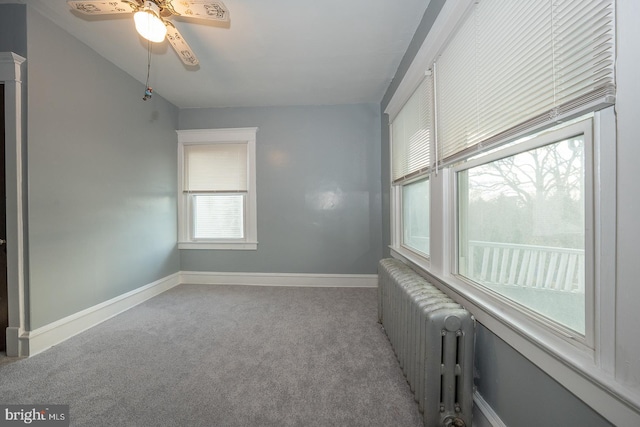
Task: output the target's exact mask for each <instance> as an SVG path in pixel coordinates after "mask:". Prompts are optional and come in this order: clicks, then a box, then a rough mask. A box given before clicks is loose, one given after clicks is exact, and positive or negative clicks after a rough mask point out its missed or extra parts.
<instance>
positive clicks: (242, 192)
mask: <svg viewBox="0 0 640 427" xmlns="http://www.w3.org/2000/svg"><path fill="white" fill-rule="evenodd" d="M256 131H257V129H256V128H240V129H203V130H180V131H178V143H179V144H178V162H179V171H178V188H179V190H180V193H179V197H178V202H179V209H178V221H179V229H178V233H179V243H178V247H179V248H180V249H256V248H257V243H258V242H257V230H256V190H255V188H256V174H255V136H256Z"/></svg>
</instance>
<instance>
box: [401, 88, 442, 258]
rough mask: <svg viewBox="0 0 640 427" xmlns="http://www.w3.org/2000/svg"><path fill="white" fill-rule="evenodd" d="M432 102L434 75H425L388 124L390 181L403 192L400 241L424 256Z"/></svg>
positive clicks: (427, 221)
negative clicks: (390, 160)
mask: <svg viewBox="0 0 640 427" xmlns="http://www.w3.org/2000/svg"><path fill="white" fill-rule="evenodd" d="M432 103H433V79H432V78H431V76H426V77H425V78H424V80H423V81H422V83H421V84H420V85H419V86H418V88H417V89H416V90H415V92H414V93H413V95H411V97H410V98H409V100H408V101H407V102H406V103H405V105H404V106H403V107H402V109H401V110H400V111H399V112H398V114H397V115H396V117H395V118H394V119H393V122H392V124H391V128H392V158H393V165H392V172H393V184H394V185H395V186H397V187H398V188H399V191H401V192H402V205H403V214H402V215H403V216H402V236H403V237H402V242H401V244H402V245H403V246H404V247H406V248H408V249H410V250H415V251H418V252H419V253H420V254H421V255H423V256H427V257H428V256H429V245H430V243H429V179H428V174H429V172H430V170H431V140H432V139H433V104H432Z"/></svg>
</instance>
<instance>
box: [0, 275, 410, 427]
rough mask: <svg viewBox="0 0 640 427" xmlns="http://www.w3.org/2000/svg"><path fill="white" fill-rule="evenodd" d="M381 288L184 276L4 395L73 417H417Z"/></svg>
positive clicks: (197, 421)
mask: <svg viewBox="0 0 640 427" xmlns="http://www.w3.org/2000/svg"><path fill="white" fill-rule="evenodd" d="M376 310H377V305H376V290H375V289H354V288H285V287H258V286H255V287H254V286H206V285H204V286H202V285H180V286H178V287H176V288H173V289H171V290H169V291H167V292H165V293H163V294H161V295H159V296H157V297H155V298H152V299H150V300H149V301H147V302H145V303H143V304H141V305H139V306H137V307H135V308H133V309H131V310H129V311H127V312H125V313H122V314H120V315H119V316H116V317H114V318H113V319H110V320H108V321H106V322H104V323H102V324H100V325H98V326H96V327H94V328H92V329H90V330H89V331H87V332H84V333H82V334H80V335H77V336H75V337H73V338H71V339H69V340H67V341H65V342H64V343H62V344H60V345H58V346H55V347H53V348H51V349H49V350H47V351H45V352H43V353H41V354H39V355H36V356H33V357H31V358H29V359H22V360H18V361H15V362H13V363H5V364H2V365H0V403H5V404H8V403H16V404H41V403H42V404H69V405H70V415H71V424H72V425H77V426H144V427H149V426H252V427H253V426H416V427H418V426H421V425H422V417H421V415H420V413H419V412H418V408H417V404H416V403H415V402H414V400H413V395H412V394H411V392H410V390H409V387H408V385H407V383H406V381H405V379H404V377H403V376H402V372H401V370H400V368H399V366H398V362H397V360H396V358H395V356H394V354H393V351H392V349H391V346H390V345H389V342H388V341H387V338H386V336H385V334H384V331H383V330H382V328H381V327H380V325H379V324H378V323H377V314H376Z"/></svg>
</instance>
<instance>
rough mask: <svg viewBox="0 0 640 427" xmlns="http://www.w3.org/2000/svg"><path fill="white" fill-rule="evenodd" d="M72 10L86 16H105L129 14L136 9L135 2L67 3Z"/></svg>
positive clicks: (119, 0) (117, 0)
mask: <svg viewBox="0 0 640 427" xmlns="http://www.w3.org/2000/svg"><path fill="white" fill-rule="evenodd" d="M67 4H68V5H69V6H71V7H72V8H73V9H74V10H77V11H78V12H80V13H84V14H86V15H107V14H112V13H131V12H133V11H134V10H135V9H137V7H138V5H137V3H135V1H127V0H110V1H67Z"/></svg>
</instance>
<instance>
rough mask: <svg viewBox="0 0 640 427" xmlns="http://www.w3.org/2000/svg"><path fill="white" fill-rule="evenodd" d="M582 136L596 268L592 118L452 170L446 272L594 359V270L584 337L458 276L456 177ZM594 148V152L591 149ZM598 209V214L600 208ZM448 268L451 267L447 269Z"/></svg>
mask: <svg viewBox="0 0 640 427" xmlns="http://www.w3.org/2000/svg"><path fill="white" fill-rule="evenodd" d="M578 134H582V135H584V146H585V153H587V156H586V160H587V161H590V162H591V163H590V164H591V166H590V165H589V164H586V165H585V169H586V170H585V224H588V225H587V229H586V231H585V260H586V262H585V264H586V265H587V266H590V265H594V256H593V246H594V244H595V238H594V235H593V234H594V233H593V228H594V227H593V226H592V225H591V224H594V218H593V216H594V212H593V209H592V207H593V206H594V201H593V193H594V188H593V181H594V179H593V178H594V175H597V173H596V172H595V171H594V170H593V165H594V161H593V159H594V152H595V151H597V147H596V146H595V145H596V144H595V141H594V136H593V119H592V118H591V117H589V118H587V119H584V120H581V121H579V122H578V123H574V124H571V125H567V126H563V127H561V128H560V129H555V130H551V131H549V132H544V133H543V134H541V135H537V136H536V137H534V138H533V139H530V140H527V141H523V142H520V143H518V144H516V145H511V146H509V147H506V148H503V149H500V150H498V151H496V152H493V153H490V154H487V155H485V156H482V157H478V158H476V159H474V160H470V161H468V162H465V163H463V164H460V165H458V166H456V167H453V168H451V170H450V172H448V173H450V184H449V186H448V191H449V194H451V196H452V200H453V202H454V203H453V204H452V205H450V212H449V217H450V219H451V225H450V229H449V233H448V236H449V237H448V238H447V239H446V242H448V243H449V245H448V246H449V256H450V258H449V259H450V264H449V265H448V266H446V267H445V272H447V275H448V277H449V280H450V281H452V282H455V284H456V285H457V286H458V287H459V288H460V289H461V290H466V291H469V290H470V288H479V289H480V290H481V291H482V293H483V294H484V295H483V297H482V298H483V299H485V300H487V301H490V303H489V304H490V305H495V307H496V308H497V309H498V310H499V311H500V312H507V311H509V312H513V313H514V315H516V316H518V317H521V319H520V320H521V321H522V322H525V323H529V322H532V321H533V322H537V323H541V324H542V325H544V327H546V328H547V329H548V330H549V331H550V332H551V333H554V334H556V335H559V336H560V337H561V338H563V339H566V340H567V341H568V342H570V343H571V344H572V345H574V346H576V347H578V348H580V349H581V350H582V351H584V352H585V354H587V355H589V357H590V358H591V359H592V360H593V359H594V357H595V353H594V323H595V320H594V315H595V314H596V313H595V306H594V298H593V297H594V292H595V289H594V288H595V286H594V277H593V276H594V274H593V270H590V269H586V270H585V313H586V320H585V335H584V336H582V335H580V334H577V333H575V332H574V331H572V330H571V329H569V328H565V327H563V326H561V325H559V324H557V323H555V322H553V321H551V320H548V319H547V318H545V317H544V316H542V315H540V314H539V313H537V312H535V311H534V310H529V309H527V308H522V307H521V306H520V305H519V304H517V303H515V302H513V301H511V300H510V299H509V298H507V297H503V296H496V295H495V294H494V293H492V292H491V291H488V290H487V289H486V288H484V287H483V286H481V285H478V284H475V283H474V282H473V281H472V280H471V279H468V278H466V277H464V276H462V275H459V274H458V273H457V271H458V256H457V251H458V241H459V239H458V238H459V236H458V229H459V227H458V225H457V223H456V219H457V218H454V216H456V215H455V213H456V212H458V206H457V204H456V200H457V199H458V185H457V180H456V174H457V173H458V172H460V171H464V170H469V169H471V168H473V167H476V166H479V165H482V164H485V163H488V162H491V161H494V160H497V159H500V158H503V157H509V156H513V155H515V154H518V153H523V152H526V151H529V150H533V149H535V148H538V147H541V146H544V145H547V144H550V143H554V142H559V141H563V140H566V139H568V138H571V137H572V136H575V135H578ZM592 148H593V149H592ZM596 210H597V211H599V210H600V209H598V207H596ZM590 242H593V243H590ZM447 267H448V268H447Z"/></svg>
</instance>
